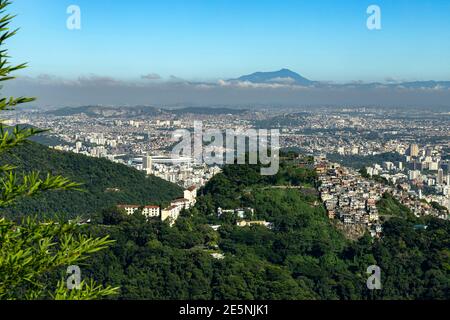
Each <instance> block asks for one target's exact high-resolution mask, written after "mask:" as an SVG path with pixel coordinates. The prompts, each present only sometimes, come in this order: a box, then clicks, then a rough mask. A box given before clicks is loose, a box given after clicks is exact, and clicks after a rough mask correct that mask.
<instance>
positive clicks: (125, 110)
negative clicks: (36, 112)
mask: <svg viewBox="0 0 450 320" xmlns="http://www.w3.org/2000/svg"><path fill="white" fill-rule="evenodd" d="M245 112H247V110H244V109H232V108H224V107H221V108H214V107H210V108H207V107H186V108H179V109H161V108H156V107H151V106H129V107H109V106H81V107H67V108H61V109H56V110H51V111H48V112H47V114H51V115H54V116H73V115H79V114H85V115H87V116H89V117H102V118H135V119H136V118H137V119H138V118H140V117H144V118H145V117H149V116H159V115H167V114H173V115H176V116H182V115H187V114H191V115H194V114H210V115H225V114H234V115H236V114H243V113H245Z"/></svg>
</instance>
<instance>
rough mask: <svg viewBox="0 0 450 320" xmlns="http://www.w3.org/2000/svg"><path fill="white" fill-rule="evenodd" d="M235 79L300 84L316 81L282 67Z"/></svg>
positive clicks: (309, 83)
mask: <svg viewBox="0 0 450 320" xmlns="http://www.w3.org/2000/svg"><path fill="white" fill-rule="evenodd" d="M234 80H237V81H247V82H252V83H279V84H298V85H311V84H313V83H314V81H311V80H308V79H306V78H304V77H302V76H301V75H299V74H298V73H296V72H294V71H291V70H289V69H286V68H283V69H280V70H278V71H270V72H255V73H252V74H249V75H245V76H242V77H239V78H238V79H234Z"/></svg>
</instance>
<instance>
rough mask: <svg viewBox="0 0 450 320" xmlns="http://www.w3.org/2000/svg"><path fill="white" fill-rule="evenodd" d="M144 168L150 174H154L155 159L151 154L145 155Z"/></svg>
mask: <svg viewBox="0 0 450 320" xmlns="http://www.w3.org/2000/svg"><path fill="white" fill-rule="evenodd" d="M142 160H143V161H142V169H143V170H144V171H145V172H146V173H147V174H148V175H151V174H153V159H152V157H150V156H149V155H146V156H144V158H143V159H142Z"/></svg>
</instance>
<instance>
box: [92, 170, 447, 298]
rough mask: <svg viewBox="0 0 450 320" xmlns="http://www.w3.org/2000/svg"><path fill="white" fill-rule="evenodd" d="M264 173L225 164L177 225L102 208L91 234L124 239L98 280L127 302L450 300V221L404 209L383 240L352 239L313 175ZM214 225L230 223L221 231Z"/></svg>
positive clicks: (95, 271) (97, 267)
mask: <svg viewBox="0 0 450 320" xmlns="http://www.w3.org/2000/svg"><path fill="white" fill-rule="evenodd" d="M258 172H259V167H258V166H242V165H231V166H227V167H225V168H224V172H223V173H222V174H220V175H217V176H216V177H215V178H214V179H212V180H211V181H210V182H209V183H208V184H207V185H206V187H205V188H204V189H203V190H202V194H201V195H200V197H199V201H198V203H197V205H196V207H195V208H194V209H192V210H190V211H186V212H184V214H183V215H182V217H180V218H179V220H178V221H177V223H176V224H175V226H174V227H173V228H170V227H168V225H166V224H164V223H161V222H159V221H156V220H155V221H151V222H149V223H146V222H145V221H144V219H143V218H142V217H140V216H139V215H135V216H129V217H126V216H124V215H123V213H121V212H118V211H117V210H114V209H110V210H105V211H103V212H102V214H101V215H100V217H99V224H98V225H96V226H92V227H91V228H92V229H91V232H94V233H95V234H98V235H103V234H111V236H112V238H114V239H116V240H117V243H116V244H115V245H114V246H113V247H112V248H111V249H110V250H107V251H104V252H102V253H100V254H98V255H97V256H96V258H95V259H94V262H93V263H92V264H91V265H90V267H89V274H91V275H93V276H94V277H95V278H96V279H98V280H99V281H101V282H104V283H111V284H113V285H117V286H120V287H121V293H120V297H119V299H277V300H280V299H363V300H368V299H448V298H449V297H450V292H449V290H450V289H449V288H450V250H449V245H450V243H449V242H450V224H449V223H448V222H446V221H440V220H435V219H426V220H421V222H422V223H424V224H426V225H427V227H428V228H426V229H423V228H416V227H415V226H416V225H417V223H418V222H419V221H417V220H416V219H409V217H408V216H407V215H405V214H403V213H400V214H398V215H397V216H395V215H394V216H392V217H390V218H389V219H388V220H387V221H386V222H385V224H384V236H383V238H382V239H380V240H374V239H372V238H371V237H370V236H369V235H365V236H364V237H362V238H361V239H360V240H359V241H356V242H353V241H349V240H347V239H346V238H345V237H344V236H343V235H342V234H341V233H340V232H338V231H337V230H336V229H335V227H334V226H333V225H332V223H330V221H329V220H328V218H327V217H326V215H325V211H324V209H323V207H322V205H321V204H318V202H317V201H316V200H317V195H316V194H315V193H314V191H313V189H312V188H311V185H312V184H314V177H315V173H314V171H312V170H310V169H307V168H299V167H296V166H294V165H291V164H284V165H283V166H282V168H281V170H280V173H279V174H278V175H277V176H274V177H261V176H260V175H258V174H257V173H258ZM281 185H289V186H299V187H300V188H296V189H293V188H292V189H281V188H279V186H281ZM277 186H278V187H277ZM396 205H397V204H396V203H395V202H392V201H391V199H390V198H389V197H388V195H386V196H385V198H384V199H383V200H382V203H381V205H380V208H381V211H382V212H381V213H382V214H388V213H389V214H390V215H392V212H384V211H383V210H384V209H385V208H386V210H388V209H389V210H395V208H396V207H395V206H396ZM217 206H222V207H223V208H235V207H237V206H251V207H253V208H254V209H255V216H254V217H253V219H266V220H267V221H270V222H272V223H273V224H274V226H273V229H268V228H265V227H262V226H253V227H245V228H240V227H238V226H236V220H237V218H236V217H235V216H234V215H232V214H224V215H222V216H220V217H217V215H216V214H215V210H216V209H217ZM400 209H401V208H400ZM212 224H214V225H221V227H220V228H219V229H218V230H217V231H214V230H213V229H212V228H211V227H210V225H212ZM212 253H221V254H223V255H224V259H214V258H213V257H212V255H211V254H212ZM370 265H378V266H380V267H381V270H382V280H381V281H382V286H383V287H382V290H377V291H371V290H368V289H367V286H366V281H367V277H368V275H367V274H366V270H367V268H368V267H369V266H370Z"/></svg>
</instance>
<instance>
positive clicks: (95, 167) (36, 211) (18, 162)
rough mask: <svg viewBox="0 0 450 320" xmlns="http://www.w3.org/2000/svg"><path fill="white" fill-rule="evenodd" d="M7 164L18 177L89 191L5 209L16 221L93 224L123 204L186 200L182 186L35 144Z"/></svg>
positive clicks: (6, 159) (45, 196)
mask: <svg viewBox="0 0 450 320" xmlns="http://www.w3.org/2000/svg"><path fill="white" fill-rule="evenodd" d="M3 164H12V165H15V166H17V171H18V172H22V171H23V172H32V171H39V172H40V173H41V175H42V176H43V177H45V175H46V174H47V173H52V174H54V175H64V176H65V177H67V178H69V179H71V180H73V181H75V182H78V183H82V186H81V188H82V189H83V191H82V192H78V191H63V192H53V193H45V194H42V195H40V196H39V197H36V198H24V199H22V200H21V201H20V202H19V203H18V204H17V205H16V206H15V207H12V208H7V209H2V213H3V214H4V215H6V216H8V217H9V218H11V219H20V218H22V217H23V213H27V214H28V215H29V214H30V213H31V214H33V215H35V216H38V217H49V218H52V217H54V216H58V217H61V218H65V219H72V218H75V217H84V218H88V217H92V216H93V215H94V214H96V213H98V212H100V211H101V210H102V209H105V208H109V207H111V206H115V205H117V204H120V203H124V204H137V205H146V204H160V203H166V202H170V201H171V200H173V199H175V198H177V197H180V196H181V195H182V190H181V188H179V187H177V186H176V185H174V184H172V183H169V182H166V181H164V180H162V179H159V178H156V177H153V176H150V177H146V176H145V174H144V173H143V172H139V171H137V170H135V169H133V168H129V167H127V166H125V165H121V164H115V163H112V162H111V161H108V160H106V159H95V158H90V157H87V156H84V155H78V154H72V153H66V152H61V151H56V150H52V149H49V148H47V147H45V146H42V145H40V144H37V143H33V142H32V143H28V144H26V145H24V146H20V147H17V148H15V149H14V155H13V154H9V155H2V158H1V159H0V166H1V165H3Z"/></svg>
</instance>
